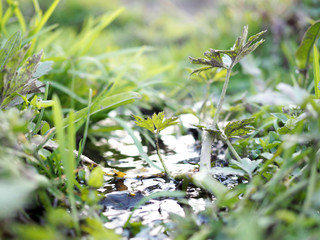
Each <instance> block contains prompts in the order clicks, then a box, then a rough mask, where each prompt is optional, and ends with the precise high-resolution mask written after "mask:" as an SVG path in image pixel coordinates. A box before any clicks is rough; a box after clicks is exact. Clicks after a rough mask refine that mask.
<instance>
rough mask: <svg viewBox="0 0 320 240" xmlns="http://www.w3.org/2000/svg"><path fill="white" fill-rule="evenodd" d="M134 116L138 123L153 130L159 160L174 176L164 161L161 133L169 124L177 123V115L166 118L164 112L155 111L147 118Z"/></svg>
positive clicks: (166, 171) (166, 170) (167, 171)
mask: <svg viewBox="0 0 320 240" xmlns="http://www.w3.org/2000/svg"><path fill="white" fill-rule="evenodd" d="M133 117H134V118H135V119H136V122H135V123H136V124H137V126H139V127H142V128H145V129H147V130H149V131H150V132H152V133H153V134H154V138H155V142H156V150H157V155H158V157H159V160H160V162H161V164H162V167H163V169H164V171H165V173H166V174H167V175H168V176H169V177H170V178H174V177H173V176H172V175H171V173H170V171H169V169H168V168H167V166H166V164H165V163H164V161H163V158H162V156H161V153H160V147H159V133H160V131H162V130H163V129H166V128H167V127H169V126H172V125H175V124H177V123H178V122H177V119H178V118H177V117H171V118H165V117H164V112H160V113H158V114H156V113H154V114H153V115H152V118H150V117H148V118H147V119H143V118H141V117H139V116H136V115H133Z"/></svg>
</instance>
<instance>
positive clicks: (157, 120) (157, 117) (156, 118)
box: [152, 112, 164, 131]
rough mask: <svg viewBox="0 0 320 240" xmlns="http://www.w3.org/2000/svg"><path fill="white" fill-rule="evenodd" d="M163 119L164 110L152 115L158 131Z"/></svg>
mask: <svg viewBox="0 0 320 240" xmlns="http://www.w3.org/2000/svg"><path fill="white" fill-rule="evenodd" d="M163 119H164V112H159V113H158V114H156V113H154V114H153V115H152V121H153V123H154V125H155V126H156V128H157V131H158V129H160V128H161V126H162V122H163Z"/></svg>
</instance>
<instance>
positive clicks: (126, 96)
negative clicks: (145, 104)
mask: <svg viewBox="0 0 320 240" xmlns="http://www.w3.org/2000/svg"><path fill="white" fill-rule="evenodd" d="M106 94H107V93H105V95H106ZM105 95H102V96H99V97H97V98H96V99H94V100H93V102H92V105H91V106H90V116H91V115H93V114H95V113H98V112H100V111H103V110H111V109H114V108H117V107H119V106H122V105H125V104H128V103H132V102H133V101H134V100H135V99H137V98H140V95H139V94H138V93H135V92H125V93H119V94H115V95H112V96H107V97H106V96H105ZM87 114H88V107H85V108H83V109H81V110H79V111H77V112H75V117H74V122H78V124H79V125H81V124H83V123H84V122H85V120H86V116H87ZM64 125H65V126H66V125H68V122H67V120H66V119H64Z"/></svg>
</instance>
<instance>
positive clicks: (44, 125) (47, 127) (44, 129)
mask: <svg viewBox="0 0 320 240" xmlns="http://www.w3.org/2000/svg"><path fill="white" fill-rule="evenodd" d="M41 125H42V127H41V135H45V134H46V132H48V131H49V130H50V125H49V123H48V122H46V121H42V122H41Z"/></svg>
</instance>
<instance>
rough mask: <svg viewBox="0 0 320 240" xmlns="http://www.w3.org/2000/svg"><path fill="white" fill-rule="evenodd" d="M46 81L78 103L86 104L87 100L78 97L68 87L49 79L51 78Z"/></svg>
mask: <svg viewBox="0 0 320 240" xmlns="http://www.w3.org/2000/svg"><path fill="white" fill-rule="evenodd" d="M47 82H50V85H51V86H52V87H54V88H56V89H58V90H60V91H61V92H63V93H65V94H67V95H69V96H70V97H71V98H73V99H74V100H77V101H78V102H79V103H82V104H85V105H86V104H88V101H87V100H86V99H84V98H82V97H79V96H78V95H77V94H76V93H74V92H72V91H71V90H70V89H69V88H67V87H65V86H63V85H62V84H60V83H58V82H55V81H51V80H47Z"/></svg>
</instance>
